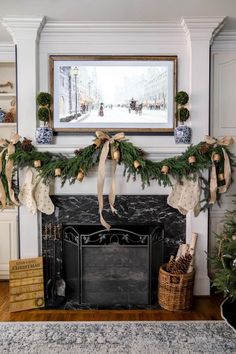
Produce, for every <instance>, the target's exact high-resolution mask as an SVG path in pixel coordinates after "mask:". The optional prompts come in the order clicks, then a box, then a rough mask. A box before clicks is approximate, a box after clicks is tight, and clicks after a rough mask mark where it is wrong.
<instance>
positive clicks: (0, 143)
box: [0, 134, 20, 210]
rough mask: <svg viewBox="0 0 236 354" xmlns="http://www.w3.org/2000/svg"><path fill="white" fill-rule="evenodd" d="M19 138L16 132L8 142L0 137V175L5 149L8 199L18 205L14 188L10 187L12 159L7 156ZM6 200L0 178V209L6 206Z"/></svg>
mask: <svg viewBox="0 0 236 354" xmlns="http://www.w3.org/2000/svg"><path fill="white" fill-rule="evenodd" d="M19 140H20V136H19V135H18V134H15V135H14V136H13V137H12V138H11V140H10V142H9V141H7V140H5V139H0V147H2V148H3V149H2V151H1V153H0V175H1V173H2V169H3V156H4V153H5V151H7V154H6V157H5V158H6V166H5V176H6V178H7V185H8V192H9V197H10V200H11V201H12V202H13V203H14V204H15V205H17V206H18V205H19V203H18V202H17V201H16V199H15V193H14V190H13V188H12V171H13V161H12V160H10V159H9V158H8V157H9V156H10V155H11V154H14V152H15V144H17V142H18V141H19ZM6 201H7V197H6V191H5V189H4V186H3V183H2V180H1V178H0V202H1V204H2V209H1V210H4V209H5V207H6Z"/></svg>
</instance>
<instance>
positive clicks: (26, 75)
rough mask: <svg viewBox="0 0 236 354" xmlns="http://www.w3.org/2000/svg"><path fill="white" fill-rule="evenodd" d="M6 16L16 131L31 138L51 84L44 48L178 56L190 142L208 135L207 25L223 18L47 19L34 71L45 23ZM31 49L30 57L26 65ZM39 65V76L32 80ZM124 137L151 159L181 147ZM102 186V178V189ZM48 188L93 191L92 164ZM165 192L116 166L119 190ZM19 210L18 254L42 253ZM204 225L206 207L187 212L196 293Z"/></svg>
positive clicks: (72, 143) (203, 279)
mask: <svg viewBox="0 0 236 354" xmlns="http://www.w3.org/2000/svg"><path fill="white" fill-rule="evenodd" d="M4 22H5V25H6V26H7V27H8V29H9V30H10V32H11V33H12V35H13V38H14V40H15V42H16V43H17V47H18V53H20V55H19V56H18V85H19V90H20V89H21V88H22V87H24V91H23V93H21V95H19V99H18V107H19V117H18V119H19V131H20V133H21V134H22V135H23V136H27V137H28V138H31V139H32V140H33V141H34V132H35V129H36V120H35V119H34V117H35V100H34V97H35V88H36V87H37V84H39V91H48V90H49V61H48V58H49V55H50V54H126V55H129V54H140V55H145V54H149V55H155V54H156V55H162V54H163V55H177V56H178V90H186V91H187V92H189V93H190V101H191V122H192V123H191V124H192V127H193V143H197V142H199V141H200V140H202V139H203V137H204V135H205V134H208V121H209V116H208V112H209V45H210V41H211V38H212V32H213V31H215V29H216V28H218V26H219V24H220V23H221V22H222V18H218V17H210V18H187V19H184V20H182V22H181V23H180V22H177V21H174V22H173V21H169V22H159V23H153V22H149V23H143V22H135V23H132V22H131V23H127V22H112V23H107V22H105V23H97V22H94V23H91V22H89V23H84V22H83V23H80V22H76V23H75V22H73V23H71V22H67V23H60V22H58V23H56V22H48V23H46V25H45V26H44V28H43V30H42V33H41V37H40V42H39V71H38V70H37V58H38V56H37V32H38V31H39V28H40V26H43V22H44V21H43V19H40V18H36V19H31V20H29V19H20V20H19V19H5V21H4ZM26 39H27V41H26ZM27 48H28V50H27ZM29 52H30V55H31V60H30V62H29V64H28V65H29V68H27V65H26V63H27V60H28V53H29ZM24 56H25V60H26V63H25V61H24ZM29 70H30V72H29ZM38 72H39V83H37V73H38ZM92 138H93V135H92V134H89V135H78V134H74V135H72V136H71V135H69V136H68V135H64V136H58V137H56V139H55V144H54V145H53V146H41V147H39V149H40V150H41V151H44V150H45V149H46V150H47V149H50V151H55V152H59V151H62V152H73V151H74V150H75V148H78V147H80V146H84V145H87V144H90V143H91V140H92ZM129 138H130V140H131V141H132V142H134V143H135V144H137V145H138V146H140V147H142V148H143V149H144V150H146V151H147V152H148V153H149V155H148V157H150V158H152V159H153V160H160V159H163V158H164V157H166V156H173V155H176V154H178V153H181V152H183V151H185V149H186V146H185V145H182V146H181V145H175V143H174V137H173V136H147V135H142V136H141V135H140V136H138V135H135V136H130V137H129ZM21 177H23V175H22V176H21ZM108 181H109V177H108V179H107V182H108ZM107 186H108V184H107V183H106V186H105V193H106V192H107ZM53 192H54V193H57V194H58V193H63V194H64V193H75V194H80V193H83V194H86V193H92V194H96V171H92V172H91V176H90V178H86V179H85V180H84V182H83V183H82V184H75V185H74V186H72V187H69V186H66V187H65V188H64V189H63V190H61V189H60V186H59V185H58V184H56V186H55V188H54V191H53ZM167 192H168V190H167V189H164V188H160V187H158V186H157V184H154V183H153V184H152V185H151V187H150V188H148V189H146V190H145V191H143V190H142V189H141V184H140V183H138V181H137V182H136V183H129V184H127V183H126V182H125V180H124V179H123V178H122V177H121V171H120V169H119V170H118V174H117V193H123V194H152V193H153V194H166V193H167ZM20 209H21V213H20V227H21V229H20V230H21V235H20V237H21V257H23V258H24V257H28V256H35V255H37V254H39V252H40V249H39V243H38V241H39V239H38V232H39V228H38V217H37V216H32V215H29V214H28V212H27V211H26V210H25V208H24V207H21V208H20ZM207 229H208V219H207V213H205V214H201V215H200V216H199V217H198V218H194V217H193V216H192V215H188V217H187V241H189V239H190V237H191V232H197V233H199V240H198V249H197V258H196V263H197V276H196V282H195V284H196V289H195V292H196V293H197V294H202V295H204V294H208V293H209V279H208V277H207V260H206V255H205V251H206V250H207V242H208V237H207Z"/></svg>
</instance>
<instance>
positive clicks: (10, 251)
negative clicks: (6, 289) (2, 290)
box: [0, 209, 19, 279]
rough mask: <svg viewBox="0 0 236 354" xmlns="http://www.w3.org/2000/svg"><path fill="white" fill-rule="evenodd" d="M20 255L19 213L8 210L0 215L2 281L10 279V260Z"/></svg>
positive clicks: (0, 267) (0, 275)
mask: <svg viewBox="0 0 236 354" xmlns="http://www.w3.org/2000/svg"><path fill="white" fill-rule="evenodd" d="M18 253H19V245H18V232H17V211H16V210H15V209H12V210H11V209H7V210H5V211H4V212H3V213H1V215H0V279H8V277H9V260H10V259H17V258H18V257H19V254H18Z"/></svg>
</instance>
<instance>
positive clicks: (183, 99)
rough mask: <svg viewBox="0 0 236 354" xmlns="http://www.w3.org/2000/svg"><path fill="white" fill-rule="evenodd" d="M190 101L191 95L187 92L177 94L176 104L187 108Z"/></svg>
mask: <svg viewBox="0 0 236 354" xmlns="http://www.w3.org/2000/svg"><path fill="white" fill-rule="evenodd" d="M188 101H189V95H188V94H187V92H185V91H179V92H177V94H176V96H175V102H176V103H177V104H179V105H181V106H185V105H186V104H187V103H188Z"/></svg>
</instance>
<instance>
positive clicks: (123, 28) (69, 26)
mask: <svg viewBox="0 0 236 354" xmlns="http://www.w3.org/2000/svg"><path fill="white" fill-rule="evenodd" d="M170 42H171V43H175V44H180V45H185V44H186V38H185V35H184V32H183V29H182V27H181V25H180V23H179V22H178V21H160V22H153V21H119V22H118V21H112V22H109V21H99V22H98V21H59V22H58V21H48V22H47V23H46V24H45V26H44V28H43V30H42V33H41V37H40V43H53V44H55V43H63V44H65V45H68V44H69V43H70V44H71V43H74V44H81V43H84V44H87V43H89V44H91V43H96V44H98V43H99V44H100V43H101V44H106V45H109V44H113V45H121V44H122V45H130V44H134V43H136V44H138V43H146V44H147V45H151V44H154V43H155V45H156V44H157V43H160V44H161V45H164V46H165V45H167V43H168V44H169V43H170Z"/></svg>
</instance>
